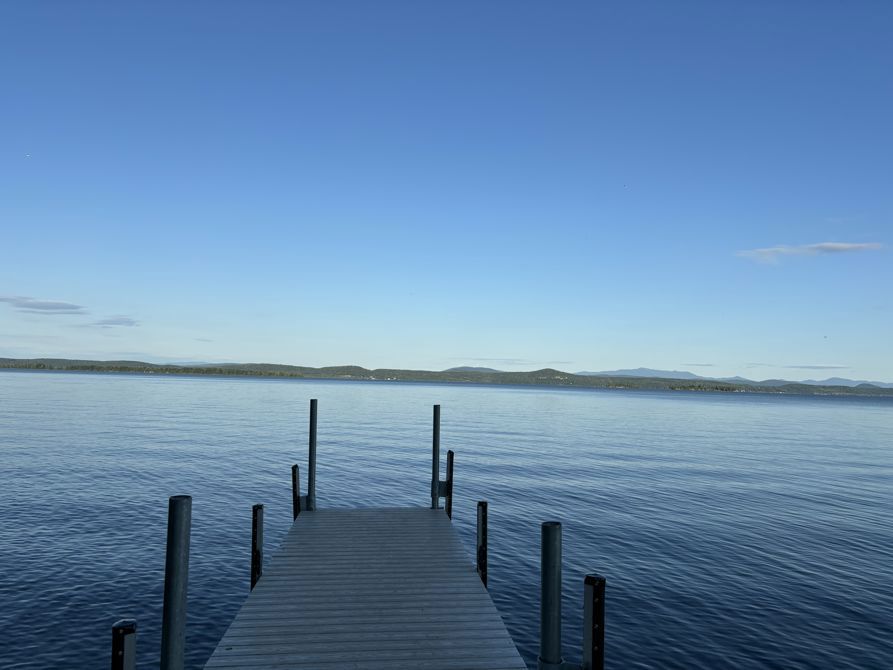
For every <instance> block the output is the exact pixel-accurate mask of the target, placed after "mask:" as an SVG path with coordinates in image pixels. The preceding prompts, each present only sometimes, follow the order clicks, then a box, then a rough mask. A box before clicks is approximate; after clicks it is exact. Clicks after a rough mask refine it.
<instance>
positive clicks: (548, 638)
mask: <svg viewBox="0 0 893 670" xmlns="http://www.w3.org/2000/svg"><path fill="white" fill-rule="evenodd" d="M540 577H541V591H540V655H539V659H538V665H539V670H559V669H560V668H561V664H562V662H563V661H562V658H561V523H560V522H558V521H546V522H545V523H543V525H542V545H541V556H540Z"/></svg>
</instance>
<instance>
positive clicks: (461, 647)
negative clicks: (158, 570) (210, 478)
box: [205, 507, 526, 670]
mask: <svg viewBox="0 0 893 670" xmlns="http://www.w3.org/2000/svg"><path fill="white" fill-rule="evenodd" d="M205 667H206V668H208V669H214V668H246V669H248V668H250V669H258V670H259V669H261V668H295V669H303V668H327V667H331V668H335V667H338V668H353V669H355V670H360V669H363V670H365V669H370V670H371V669H372V668H390V669H393V670H403V669H405V670H409V669H418V670H457V669H460V668H461V669H464V670H475V669H478V668H480V669H488V670H525V668H526V666H525V664H524V661H523V660H522V659H521V656H520V655H519V654H518V651H517V649H516V648H515V645H514V643H513V642H512V639H511V637H510V636H509V634H508V631H507V630H506V628H505V625H504V624H503V622H502V618H501V617H500V615H499V612H498V611H497V609H496V606H495V605H494V604H493V601H492V600H491V599H490V596H489V595H488V593H487V590H486V588H484V585H483V584H482V583H481V579H480V577H479V575H478V574H477V572H476V571H475V567H474V565H473V563H472V562H471V559H470V557H469V555H468V554H467V553H466V551H465V549H464V548H463V546H462V543H461V541H460V539H459V536H458V534H457V533H456V531H455V529H454V528H453V526H452V523H451V522H450V519H449V518H448V516H447V515H446V513H445V512H444V510H442V509H428V508H422V507H419V508H372V509H322V510H316V511H312V512H303V513H301V514H300V515H299V516H298V517H297V519H296V520H295V522H294V525H293V526H292V528H291V529H290V530H289V532H288V534H287V535H286V538H285V540H284V541H283V543H282V545H281V546H280V548H279V550H278V551H277V552H276V554H275V555H274V556H273V558H272V560H271V562H270V565H269V566H268V567H266V568H265V569H264V572H263V576H262V577H261V578H260V580H259V581H258V582H257V584H256V586H255V588H254V590H253V591H251V593H250V595H249V596H248V598H247V599H246V601H245V603H244V605H243V606H242V609H241V610H240V611H239V613H238V615H237V616H236V618H235V620H234V621H233V622H232V624H231V625H230V627H229V629H228V630H227V631H226V634H225V635H224V636H223V639H222V640H221V641H220V643H219V644H218V646H217V648H216V649H215V651H214V653H213V654H212V655H211V658H210V659H209V660H208V663H207V664H206V665H205Z"/></svg>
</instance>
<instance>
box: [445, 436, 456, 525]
mask: <svg viewBox="0 0 893 670" xmlns="http://www.w3.org/2000/svg"><path fill="white" fill-rule="evenodd" d="M453 457H454V454H453V450H452V449H450V450H449V451H448V452H447V475H446V476H447V478H446V513H447V516H448V517H449V518H451V519H452V518H453Z"/></svg>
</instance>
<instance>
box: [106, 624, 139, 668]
mask: <svg viewBox="0 0 893 670" xmlns="http://www.w3.org/2000/svg"><path fill="white" fill-rule="evenodd" d="M112 670H136V621H135V620H134V619H121V620H120V621H116V622H115V623H114V625H113V626H112Z"/></svg>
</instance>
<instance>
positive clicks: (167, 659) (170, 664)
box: [161, 496, 192, 670]
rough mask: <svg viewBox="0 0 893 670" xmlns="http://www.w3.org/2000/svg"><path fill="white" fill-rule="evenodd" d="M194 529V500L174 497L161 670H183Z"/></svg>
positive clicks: (170, 511)
mask: <svg viewBox="0 0 893 670" xmlns="http://www.w3.org/2000/svg"><path fill="white" fill-rule="evenodd" d="M191 526H192V496H173V497H171V499H170V501H169V503H168V512H167V556H166V558H165V562H164V609H163V612H162V618H161V670H183V655H184V651H185V648H186V589H187V582H188V577H189V531H190V527H191Z"/></svg>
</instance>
